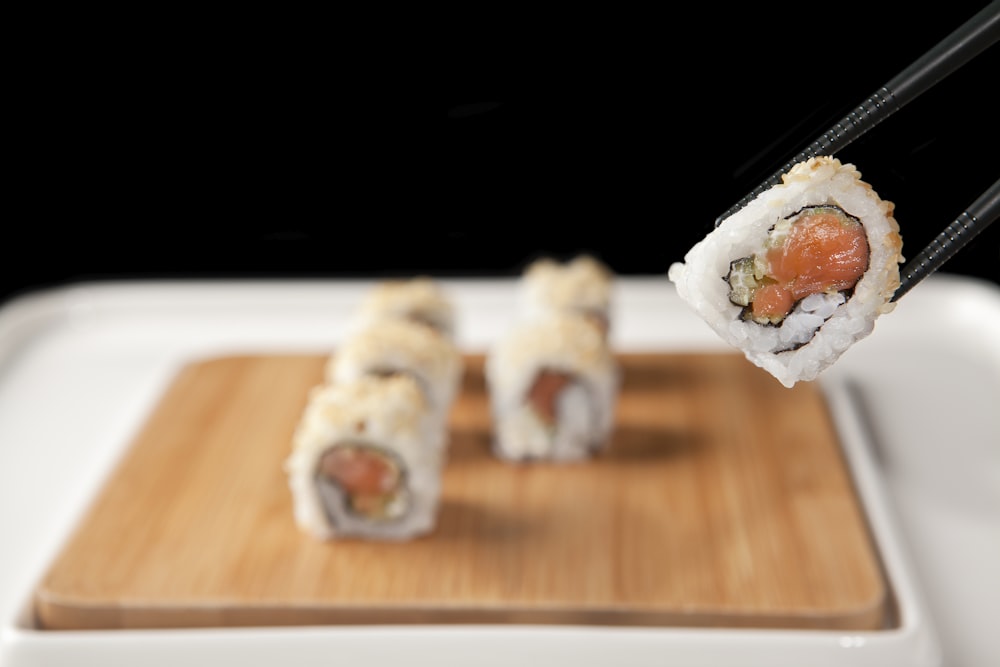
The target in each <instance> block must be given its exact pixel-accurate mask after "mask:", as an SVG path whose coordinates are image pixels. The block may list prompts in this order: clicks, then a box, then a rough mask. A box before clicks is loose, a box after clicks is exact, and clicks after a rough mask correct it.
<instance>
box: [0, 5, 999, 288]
mask: <svg viewBox="0 0 1000 667" xmlns="http://www.w3.org/2000/svg"><path fill="white" fill-rule="evenodd" d="M985 5H986V3H983V2H950V3H941V4H938V3H935V4H932V5H929V6H928V7H927V8H923V9H920V10H915V9H914V10H907V11H906V12H905V13H895V12H891V11H889V10H888V9H885V10H883V11H875V10H873V9H872V8H871V7H867V8H862V7H860V6H857V7H855V6H852V7H851V8H849V9H848V10H841V11H838V12H833V11H831V10H830V9H829V5H828V4H824V3H815V4H813V5H802V4H787V5H785V6H781V5H780V4H779V5H770V4H769V5H760V6H756V5H753V6H748V5H745V4H741V5H738V6H737V7H735V8H725V9H724V8H721V7H718V6H705V7H701V8H699V7H690V9H689V11H688V13H687V15H686V16H684V17H681V16H677V15H673V14H671V15H669V16H666V17H657V16H656V15H652V14H651V15H649V16H642V15H634V16H627V17H623V16H616V17H613V19H612V17H605V16H603V15H601V14H594V15H590V16H586V17H584V18H583V19H582V20H580V19H579V18H577V19H575V20H573V21H570V20H568V19H567V20H565V21H563V22H559V21H552V22H550V23H546V24H545V25H546V26H547V27H540V28H537V32H533V33H532V34H525V33H508V34H505V35H502V38H501V39H497V36H496V34H495V33H494V32H492V31H487V30H486V29H485V28H482V30H480V25H481V24H479V23H475V24H466V25H464V26H462V27H459V28H456V29H454V30H452V31H450V32H449V31H447V30H446V31H445V33H444V36H443V38H442V39H441V40H437V41H435V40H428V41H427V42H419V41H418V46H420V47H422V48H414V49H401V50H400V51H399V52H397V53H396V54H394V55H392V56H390V57H385V58H381V59H378V60H375V59H373V58H371V57H370V56H371V54H372V52H373V51H374V49H369V50H368V52H365V53H362V54H361V55H359V53H358V52H357V51H352V50H351V49H341V50H336V49H332V50H323V49H321V50H319V53H321V54H323V55H324V59H320V60H318V61H317V60H316V59H315V58H312V63H313V64H312V65H311V66H310V67H308V68H306V67H305V66H304V65H303V63H302V62H300V60H306V57H305V55H304V54H303V55H302V58H301V59H299V58H298V56H297V55H296V54H297V53H298V52H293V53H289V52H287V51H284V50H282V49H275V50H273V51H270V52H263V53H260V52H258V53H257V54H256V55H248V53H249V52H244V51H241V50H239V49H233V50H230V51H229V52H227V53H226V54H225V55H220V54H215V55H214V56H213V55H212V54H205V53H202V57H199V58H197V59H188V60H183V61H182V60H181V59H179V58H177V57H176V56H177V53H176V52H175V53H173V54H169V55H168V56H161V57H156V56H153V55H151V54H148V52H147V55H145V56H143V57H138V58H129V57H127V54H124V55H123V52H122V50H121V49H120V48H117V49H108V50H102V49H101V48H99V45H92V46H93V48H92V49H91V50H89V51H82V52H80V53H78V54H76V56H77V57H76V58H69V59H67V58H59V59H58V63H55V62H53V63H50V64H49V65H47V66H43V69H44V70H45V74H44V76H42V77H34V79H33V80H34V83H33V85H32V87H31V90H30V91H29V94H26V95H22V96H16V98H15V99H14V100H13V101H10V102H8V107H9V109H13V110H14V111H17V112H20V114H19V115H20V124H19V125H12V128H13V129H12V130H11V131H12V132H16V133H17V138H18V139H20V140H22V141H23V143H24V144H25V146H26V150H25V152H24V153H23V156H20V157H18V159H16V160H15V161H14V165H13V166H14V171H15V174H14V175H13V177H12V178H11V179H10V180H9V181H8V191H9V192H11V194H12V197H11V199H10V202H12V203H16V202H21V203H22V205H12V206H11V207H10V208H9V209H8V222H7V224H6V225H5V226H6V230H7V231H6V233H5V236H6V241H5V244H4V245H5V256H6V258H7V259H6V261H5V262H4V263H3V267H2V282H0V300H6V299H10V298H13V297H15V296H17V295H19V294H23V293H25V292H30V291H32V290H37V289H41V288H46V287H51V286H59V285H64V284H69V283H75V282H79V281H90V280H105V279H111V280H117V279H155V278H171V279H176V278H200V279H204V278H286V277H287V278H345V277H373V276H375V277H380V276H390V275H409V274H414V273H423V274H431V275H439V276H457V277H478V276H505V275H513V274H515V273H516V272H518V271H519V270H520V269H521V268H522V267H523V266H524V265H525V263H526V262H528V261H529V260H530V259H533V258H534V257H536V256H539V255H542V254H549V255H555V256H567V257H568V256H570V255H573V254H576V253H578V252H591V253H594V254H595V255H597V256H598V257H600V258H601V259H603V260H604V261H606V262H607V263H608V264H609V265H610V266H611V267H612V268H613V269H614V270H616V271H617V272H619V273H622V274H641V275H648V274H665V272H666V270H667V268H668V267H669V265H670V263H672V262H674V261H677V260H680V259H681V258H682V257H683V254H684V252H686V250H687V248H689V247H690V246H691V245H692V244H693V243H695V242H696V241H697V240H698V239H700V238H701V237H703V236H704V235H705V234H706V233H707V232H708V231H709V230H710V229H711V227H712V225H713V223H714V220H715V217H716V216H717V215H719V214H720V213H722V212H723V211H724V210H725V209H726V208H728V207H729V206H730V205H731V204H733V203H734V202H735V201H736V200H738V199H739V198H740V197H741V196H742V195H743V194H744V193H746V192H748V191H749V190H750V189H752V188H753V187H754V186H755V185H757V183H759V182H760V181H761V180H762V179H763V178H764V177H766V176H768V175H769V174H770V173H771V172H772V171H774V170H775V169H776V168H777V167H779V166H780V165H781V164H782V163H783V162H784V161H785V160H786V159H788V158H789V157H791V156H792V155H794V153H795V152H797V150H798V149H800V148H802V147H803V146H805V145H806V144H808V143H809V142H811V141H812V140H813V139H814V138H815V137H817V136H818V135H819V134H821V133H822V132H823V131H825V130H826V129H828V128H829V127H830V126H831V125H832V124H833V123H834V122H836V121H837V120H839V119H840V118H842V117H843V116H844V115H845V114H846V113H847V112H848V111H850V110H851V109H853V108H854V107H855V106H856V105H857V104H859V103H860V102H861V101H862V100H864V99H865V98H867V97H868V96H869V95H870V94H871V93H873V92H874V91H875V90H876V89H878V88H879V87H880V86H881V85H883V84H884V83H886V82H888V81H889V80H890V79H891V78H892V77H893V76H895V75H896V74H897V73H899V72H900V71H902V70H903V69H904V68H905V67H906V66H907V65H909V64H910V63H911V62H913V61H914V60H916V59H917V58H918V57H919V56H921V55H923V54H924V53H925V52H926V51H927V50H928V49H930V48H931V47H933V46H934V45H935V44H937V43H938V42H939V41H940V40H942V39H944V38H945V37H946V36H947V35H948V34H950V33H951V32H952V31H953V30H954V29H956V28H957V27H958V26H959V25H960V24H962V23H963V22H964V21H965V20H967V19H969V18H970V17H971V16H973V14H975V13H976V12H977V11H979V10H980V9H982V8H983V7H984V6H985ZM508 18H509V17H508ZM605 18H607V19H608V20H605ZM530 19H531V17H528V16H526V17H523V21H522V23H523V24H525V25H531V24H532V21H531V20H530ZM515 23H516V21H515ZM487 32H489V34H488V35H487ZM258 42H259V40H258ZM998 48H1000V47H997V46H994V47H992V48H991V49H989V50H988V51H986V52H985V53H983V54H982V55H980V56H979V57H977V58H976V59H974V60H973V61H972V62H970V63H968V64H967V65H965V66H964V67H962V68H961V69H960V70H959V71H958V72H956V73H955V74H953V75H951V76H950V77H948V78H947V79H945V80H944V81H941V82H940V83H938V84H937V85H936V86H934V87H933V88H931V89H930V90H928V91H927V92H925V93H924V94H923V95H921V96H920V97H918V98H917V99H915V100H914V101H913V102H911V103H910V104H908V105H907V106H906V107H904V108H903V109H902V110H900V111H899V112H897V113H896V114H895V115H893V116H891V117H890V118H889V119H887V120H886V121H884V122H883V123H882V124H881V125H879V126H878V127H876V128H875V129H874V130H872V131H871V132H870V133H868V134H866V135H865V136H863V137H861V138H860V139H859V140H857V141H856V142H855V143H853V144H851V145H850V146H848V147H846V148H845V149H843V150H842V151H841V152H840V153H839V155H838V157H840V158H841V159H842V160H843V161H845V162H852V163H854V164H855V165H856V166H857V167H858V168H859V170H860V171H861V173H862V177H863V179H864V180H865V181H867V182H869V183H870V184H872V185H873V187H874V188H875V190H876V191H877V192H878V193H879V195H880V196H881V197H882V198H883V199H888V200H890V201H893V202H894V203H895V204H896V218H897V220H898V221H899V223H900V226H901V230H902V235H903V240H904V254H905V255H906V256H907V257H908V258H911V257H912V256H913V255H915V254H916V253H917V252H918V251H919V250H920V249H922V248H923V247H924V246H925V245H926V244H927V242H929V241H930V240H931V238H933V236H934V235H935V234H937V232H938V231H940V230H941V229H942V228H944V227H945V226H946V225H947V224H948V223H949V222H951V221H952V220H953V219H954V218H955V217H956V216H957V215H958V214H959V213H961V211H962V210H963V209H964V208H965V207H966V206H967V205H968V204H969V203H971V202H972V200H973V199H975V198H976V197H977V196H978V195H979V194H980V193H982V192H983V191H984V190H985V189H986V188H987V187H988V186H989V185H990V184H992V183H993V182H994V181H995V180H996V179H997V178H998V177H1000V136H998V135H1000V124H998V122H997V119H998V116H1000V113H998V108H997V102H996V98H997V93H998V80H1000V59H998V57H997V56H998V54H997V51H998ZM348 53H350V54H353V57H352V58H345V54H348ZM282 54H283V55H282ZM315 55H316V54H315V53H314V54H312V56H315ZM362 64H363V65H366V67H359V65H362ZM998 267H1000V225H993V226H992V227H990V228H988V229H987V230H986V231H984V232H983V233H982V234H981V235H980V236H978V237H977V238H976V239H974V240H973V242H972V243H971V244H970V245H969V246H967V247H966V248H964V249H963V250H962V251H961V252H959V254H958V255H956V256H955V257H954V258H953V259H952V260H950V261H949V262H948V263H947V264H946V265H945V267H944V268H943V269H942V271H948V272H953V273H960V274H965V275H970V276H976V277H981V278H985V279H987V280H991V281H998V282H1000V269H998Z"/></svg>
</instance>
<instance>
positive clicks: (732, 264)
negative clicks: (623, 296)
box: [668, 156, 903, 387]
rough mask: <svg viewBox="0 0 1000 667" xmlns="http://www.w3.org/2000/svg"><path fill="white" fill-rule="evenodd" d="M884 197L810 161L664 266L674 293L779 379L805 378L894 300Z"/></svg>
mask: <svg viewBox="0 0 1000 667" xmlns="http://www.w3.org/2000/svg"><path fill="white" fill-rule="evenodd" d="M894 211H895V204H893V203H892V202H890V201H884V200H882V199H881V198H880V197H879V195H878V194H877V193H876V192H875V190H874V189H873V188H872V186H871V185H870V184H868V183H866V182H864V181H862V180H861V173H860V172H859V171H858V170H857V168H856V167H855V166H854V165H852V164H845V163H842V162H841V161H840V160H838V159H836V158H833V157H828V156H820V157H814V158H810V159H808V160H805V161H803V162H800V163H798V164H796V165H795V166H794V167H792V168H791V169H790V170H789V171H788V173H786V174H785V175H784V176H783V177H782V182H781V183H780V184H779V185H776V186H774V187H772V188H770V189H769V190H766V191H765V192H763V193H761V194H760V195H759V196H757V197H756V198H755V199H754V200H753V201H751V202H750V203H749V204H748V205H747V206H746V207H744V208H743V209H741V210H739V211H737V212H736V213H734V214H733V215H732V216H730V217H729V218H727V219H725V220H723V221H722V223H721V224H719V226H717V227H716V228H715V229H713V230H712V231H711V232H710V233H709V234H708V235H707V236H706V237H705V238H704V239H702V240H701V241H699V242H698V243H696V244H695V245H694V246H693V247H692V248H691V249H690V250H689V251H688V252H687V254H686V255H685V256H684V261H683V262H675V263H674V264H672V265H671V266H670V269H669V271H668V278H669V279H670V280H671V281H672V282H673V283H674V285H675V286H676V288H677V293H678V295H679V296H680V297H681V298H682V299H683V300H684V301H685V302H687V303H688V304H689V305H690V306H691V307H692V308H693V309H694V311H695V312H696V313H697V314H698V315H699V316H701V318H702V319H704V320H705V322H706V323H707V324H708V325H709V326H710V327H711V328H712V329H713V330H714V331H715V332H716V333H717V334H718V335H719V336H721V337H722V338H723V339H724V340H726V341H727V342H728V343H729V344H731V345H732V346H734V347H736V348H737V349H739V350H741V351H743V353H744V354H745V356H746V357H747V359H749V360H750V361H751V362H753V363H754V364H756V365H757V366H760V367H761V368H764V369H765V370H767V371H768V372H769V373H771V374H772V375H773V376H774V377H775V378H777V379H778V380H779V381H780V382H781V383H782V384H783V385H784V386H786V387H792V386H794V385H795V383H796V382H799V381H809V380H814V379H816V378H817V377H818V376H819V374H820V373H822V372H823V371H824V370H825V369H826V368H828V367H830V366H831V365H833V364H834V363H835V362H836V361H837V359H838V358H839V357H840V356H841V355H842V354H843V353H844V352H846V351H847V350H848V348H850V347H851V346H852V345H854V344H855V343H856V342H857V341H859V340H861V339H862V338H865V337H866V336H868V335H869V334H870V333H871V332H872V331H873V330H874V327H875V320H876V319H877V318H878V317H879V316H881V315H883V314H885V313H889V312H891V311H892V310H893V308H894V307H895V304H894V303H893V302H892V297H893V294H894V293H895V291H896V288H897V287H899V265H900V264H901V263H902V262H903V255H902V247H903V241H902V237H901V235H900V229H899V224H898V223H897V222H896V219H895V217H894Z"/></svg>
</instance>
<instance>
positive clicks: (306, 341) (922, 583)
mask: <svg viewBox="0 0 1000 667" xmlns="http://www.w3.org/2000/svg"><path fill="white" fill-rule="evenodd" d="M442 284H443V285H444V286H445V288H446V289H448V290H449V292H450V294H451V295H452V297H453V299H454V302H455V304H456V307H457V310H458V314H459V334H458V335H459V341H460V343H461V344H462V346H463V347H464V348H465V349H466V350H468V351H483V350H485V349H487V348H488V346H489V345H490V343H491V342H492V340H493V336H494V335H495V334H496V332H498V331H502V330H503V328H504V327H505V326H506V324H507V322H508V321H509V317H510V315H511V313H512V308H513V301H514V289H513V287H514V284H513V283H512V282H511V281H510V280H501V279H497V280H448V279H444V280H442ZM371 285H372V282H371V281H362V280H358V281H299V280H289V281H224V282H213V281H191V282H139V283H122V282H119V283H90V284H79V285H73V286H69V287H66V288H62V289H54V290H50V291H44V292H37V293H33V294H29V295H26V296H23V297H21V298H19V299H17V300H14V301H11V302H9V303H7V304H6V305H5V306H4V307H3V308H2V309H0V535H2V536H3V537H2V542H0V664H2V665H4V666H5V667H6V666H7V665H10V666H12V667H22V666H27V665H31V666H35V665H56V664H75V665H76V664H100V665H108V666H113V665H135V664H142V665H145V666H148V667H155V666H157V665H176V664H213V665H218V664H236V663H238V664H241V665H245V666H247V667H253V666H255V665H273V664H276V663H278V662H279V661H280V662H282V663H286V662H287V663H288V664H296V665H312V664H316V665H339V664H344V665H360V664H363V665H366V667H376V666H377V665H390V664H395V665H399V664H407V665H418V664H429V665H435V666H441V665H452V664H454V665H492V664H497V665H501V664H502V665H506V664H512V663H518V662H528V663H530V664H573V665H578V666H581V667H583V666H587V665H608V664H615V665H660V664H666V663H669V664H672V665H709V664H711V665H717V664H726V665H769V666H772V667H780V666H782V665H805V664H808V665H854V666H857V665H880V666H883V665H894V666H901V667H902V666H906V665H913V666H921V667H922V666H925V665H926V666H938V665H945V664H947V665H948V666H949V667H954V666H955V665H982V664H986V663H987V662H989V661H990V660H995V659H996V658H997V656H998V655H1000V639H998V633H996V632H995V631H994V629H993V627H992V625H993V624H995V621H996V619H997V618H1000V571H998V568H997V566H996V563H998V562H1000V531H998V530H997V527H998V526H1000V502H998V498H1000V410H998V407H1000V289H998V288H997V286H996V285H994V284H992V283H984V282H980V281H975V280H972V279H965V278H959V277H955V276H947V275H945V274H939V275H936V276H932V277H931V278H930V279H928V280H927V281H925V282H924V283H923V284H921V285H920V286H919V287H918V288H916V289H914V290H913V291H912V292H910V293H909V294H908V295H907V296H906V297H905V298H904V299H902V300H901V301H900V303H899V304H898V307H897V309H896V311H895V312H893V313H892V314H891V315H888V316H885V317H883V318H881V319H880V320H879V321H878V323H877V325H876V330H875V332H874V333H873V334H872V335H871V336H869V337H868V338H866V339H865V340H863V341H860V342H859V343H857V344H856V345H855V346H854V347H852V348H851V349H850V350H848V352H847V353H846V354H845V355H844V356H843V357H841V359H840V361H838V362H837V364H836V365H835V366H834V367H833V368H831V369H829V370H828V371H827V372H826V373H825V374H824V376H822V377H821V379H820V381H819V382H820V384H821V386H822V387H823V389H824V390H825V392H826V394H827V396H828V398H829V401H830V406H831V409H832V411H833V414H834V418H835V421H836V423H837V426H838V429H839V430H840V434H841V437H842V440H843V442H844V446H845V450H846V454H847V457H848V460H849V463H850V466H851V469H852V472H853V473H854V475H855V479H856V482H857V485H858V489H859V492H860V494H861V497H862V501H863V503H864V505H865V508H866V511H867V514H868V518H869V520H870V522H871V526H872V531H873V534H874V536H875V539H876V542H877V544H878V548H879V550H880V553H881V556H882V557H883V559H884V562H885V566H886V571H887V575H888V576H889V579H890V583H891V586H892V589H893V591H894V593H895V596H896V603H897V605H898V608H899V615H900V625H899V627H898V628H894V629H891V630H879V631H873V632H850V633H845V632H839V631H813V630H808V631H802V630H756V629H754V630H729V629H681V628H676V629H674V628H595V627H557V626H545V627H528V626H460V627H447V626H445V627H442V626H428V627H422V626H418V627H413V626H407V627H301V628H295V627H293V628H236V629H197V630H141V631H140V630H115V631H84V632H70V631H43V630H39V629H38V628H36V627H34V625H33V624H32V621H31V613H30V597H31V592H32V590H33V589H34V586H35V583H36V582H37V580H38V578H39V577H40V576H41V575H42V574H43V573H44V571H45V569H46V567H47V566H48V564H49V562H50V560H51V559H52V558H53V557H54V556H55V554H56V553H57V552H58V549H59V548H60V546H61V545H62V542H63V540H64V539H65V538H66V537H67V534H68V531H69V530H71V528H72V527H73V525H74V523H75V521H76V520H77V519H78V518H79V517H80V515H81V513H82V511H83V510H84V509H85V507H86V505H87V504H88V502H89V500H90V499H91V498H92V497H93V496H94V494H95V493H96V492H97V491H98V490H99V488H100V486H101V484H102V482H103V480H104V478H105V475H107V474H108V473H109V471H110V468H111V466H112V465H113V464H114V462H115V461H116V459H117V457H118V456H119V455H120V454H121V453H122V450H123V448H124V447H125V446H126V444H127V443H128V442H129V441H130V439H131V436H132V434H133V432H134V431H135V429H137V428H138V427H139V426H140V425H141V423H142V421H143V420H144V418H145V417H146V415H147V412H148V411H149V410H150V409H152V407H153V405H154V403H155V402H156V400H158V398H159V396H160V392H161V391H162V390H163V389H164V387H165V386H166V384H167V383H168V382H169V381H170V379H171V377H172V374H173V372H174V371H175V370H176V369H177V368H179V367H180V366H181V365H183V364H184V363H186V362H187V361H189V360H191V359H195V358H202V357H205V356H207V355H212V354H230V353H235V352H258V353H259V352H265V351H280V352H308V353H324V352H327V351H328V350H329V349H330V347H331V345H333V344H334V343H335V342H336V341H337V340H339V338H340V337H341V336H342V335H343V334H344V333H345V332H346V324H347V318H348V317H349V315H350V313H352V312H353V309H354V308H355V306H356V305H357V303H358V301H359V299H360V297H361V295H362V294H363V293H364V291H365V290H367V289H368V288H369V287H370V286H371ZM615 308H616V312H615V322H616V324H615V330H614V336H615V338H614V339H613V342H614V343H615V345H616V346H617V348H618V349H621V350H623V351H624V350H630V351H631V350H635V351H674V350H678V351H679V350H709V351H711V350H719V351H722V350H727V349H728V348H726V347H725V345H724V343H722V342H721V341H720V340H719V339H718V338H717V337H716V336H715V334H714V333H712V332H711V331H710V330H709V329H708V327H707V325H705V324H704V323H703V322H701V321H700V320H699V319H697V317H696V316H695V315H694V314H693V313H692V312H691V311H690V310H689V309H688V308H687V307H686V306H685V305H684V304H683V303H682V302H681V301H680V299H679V298H678V297H677V295H676V294H675V292H674V290H673V287H672V285H671V284H670V283H669V282H668V281H667V280H666V278H665V276H649V277H627V278H621V279H620V281H619V285H618V293H617V295H616V305H615Z"/></svg>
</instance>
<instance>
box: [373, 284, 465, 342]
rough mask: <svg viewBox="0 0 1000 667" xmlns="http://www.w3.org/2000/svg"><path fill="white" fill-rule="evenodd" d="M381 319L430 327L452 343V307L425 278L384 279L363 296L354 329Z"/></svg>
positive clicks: (453, 335) (439, 287) (454, 319)
mask: <svg viewBox="0 0 1000 667" xmlns="http://www.w3.org/2000/svg"><path fill="white" fill-rule="evenodd" d="M384 319H405V320H409V321H413V322H418V323H421V324H424V325H426V326H428V327H431V328H432V329H434V330H435V331H438V332H439V333H441V334H442V335H444V336H446V337H448V338H449V339H452V340H454V338H455V329H456V317H455V308H454V305H453V304H452V302H451V300H450V299H449V297H448V295H447V294H446V293H445V291H444V288H443V287H442V286H441V285H440V284H439V283H438V282H437V281H435V280H433V279H432V278H430V277H426V276H418V277H415V278H409V279H401V280H386V281H383V282H380V283H378V284H376V285H375V286H374V287H373V288H372V289H371V290H370V291H369V292H368V293H367V294H366V295H365V297H364V299H363V301H362V302H361V305H360V306H359V308H358V312H357V316H356V318H355V322H354V326H355V328H362V329H363V328H366V327H368V326H369V325H371V324H373V323H375V322H379V321H382V320H384Z"/></svg>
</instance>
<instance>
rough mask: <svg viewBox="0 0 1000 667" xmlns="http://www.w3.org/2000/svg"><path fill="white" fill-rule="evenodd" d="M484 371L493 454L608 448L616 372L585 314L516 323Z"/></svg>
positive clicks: (518, 457) (526, 457)
mask: <svg viewBox="0 0 1000 667" xmlns="http://www.w3.org/2000/svg"><path fill="white" fill-rule="evenodd" d="M484 371H485V377H486V380H487V383H488V387H489V395H490V405H491V411H492V415H493V449H494V453H495V455H496V456H498V457H499V458H501V459H506V460H508V461H530V460H549V461H579V460H582V459H586V458H589V457H591V456H593V455H594V454H596V453H597V452H599V451H601V450H603V449H605V448H606V447H607V446H608V444H609V440H610V435H611V431H612V427H613V424H614V412H615V401H616V399H617V395H618V388H619V382H620V378H619V369H618V366H617V363H616V360H615V357H614V355H613V354H612V351H611V349H610V347H609V346H608V345H607V344H606V341H605V340H604V338H603V336H602V334H601V332H600V331H599V330H598V329H597V328H595V327H594V326H593V324H592V323H591V322H589V321H588V320H587V318H586V317H585V316H584V315H581V314H579V313H567V312H554V313H549V314H548V315H546V316H544V317H537V318H533V319H527V320H524V321H520V322H518V323H517V324H516V325H515V326H513V327H512V328H511V329H510V330H509V331H508V332H507V333H506V335H505V336H503V337H502V338H500V339H499V340H498V341H497V342H496V343H495V344H494V346H493V347H492V348H491V349H490V351H489V354H488V355H487V357H486V360H485V367H484Z"/></svg>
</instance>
